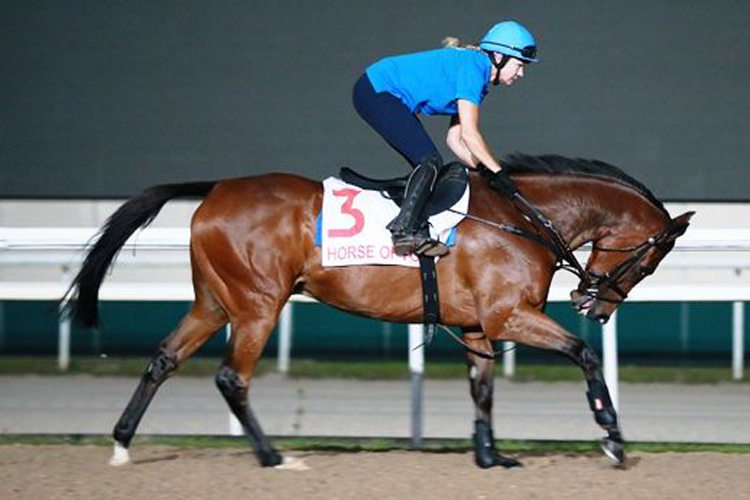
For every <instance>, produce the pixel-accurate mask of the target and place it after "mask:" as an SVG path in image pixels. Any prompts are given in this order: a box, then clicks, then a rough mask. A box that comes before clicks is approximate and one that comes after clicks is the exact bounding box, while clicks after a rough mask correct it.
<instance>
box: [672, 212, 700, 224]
mask: <svg viewBox="0 0 750 500" xmlns="http://www.w3.org/2000/svg"><path fill="white" fill-rule="evenodd" d="M693 215H695V212H693V211H690V212H685V213H684V214H682V215H678V216H677V217H675V218H674V219H672V224H673V225H675V226H686V227H687V225H688V224H690V219H691V218H692V217H693Z"/></svg>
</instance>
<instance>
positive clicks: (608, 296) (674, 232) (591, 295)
mask: <svg viewBox="0 0 750 500" xmlns="http://www.w3.org/2000/svg"><path fill="white" fill-rule="evenodd" d="M694 213H695V212H686V213H684V214H682V215H680V216H679V217H675V218H674V219H671V220H669V221H668V223H667V224H666V227H664V228H663V229H662V230H661V231H659V232H657V233H655V234H645V233H641V234H639V233H638V231H637V230H636V229H633V230H631V231H623V232H617V233H611V234H607V235H606V236H603V237H602V238H600V239H598V240H597V241H594V245H593V248H592V251H591V256H590V257H589V260H588V262H587V264H586V270H585V271H586V273H585V274H584V276H583V277H582V279H581V282H580V283H579V284H578V288H577V289H576V290H573V291H572V292H571V294H570V296H571V300H572V302H573V305H574V306H575V307H576V308H577V309H578V311H579V312H580V313H581V314H586V317H588V318H589V319H593V320H596V321H598V322H600V323H606V322H607V320H609V317H610V316H611V315H612V313H614V311H615V310H616V309H617V308H618V307H619V305H620V304H622V302H623V301H624V300H625V298H626V297H627V296H628V292H630V290H632V289H633V287H635V285H637V284H638V283H640V282H641V280H643V278H645V277H646V276H648V275H649V274H652V273H653V272H654V271H655V270H656V267H657V266H658V265H659V263H660V262H661V261H662V259H663V258H664V257H665V256H666V255H667V254H668V253H669V251H670V250H672V248H673V247H674V242H675V240H676V239H677V237H679V236H681V235H682V234H683V233H684V232H685V230H686V229H687V227H688V224H689V223H690V218H691V217H692V216H693V214H694ZM633 231H635V232H633ZM625 233H627V234H625Z"/></svg>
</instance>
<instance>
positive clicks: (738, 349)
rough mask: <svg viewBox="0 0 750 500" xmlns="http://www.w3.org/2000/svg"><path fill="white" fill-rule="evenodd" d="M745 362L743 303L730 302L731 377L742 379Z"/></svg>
mask: <svg viewBox="0 0 750 500" xmlns="http://www.w3.org/2000/svg"><path fill="white" fill-rule="evenodd" d="M744 363H745V303H744V302H740V301H737V302H734V303H733V304H732V378H733V379H734V380H742V378H743V376H744V373H743V371H744Z"/></svg>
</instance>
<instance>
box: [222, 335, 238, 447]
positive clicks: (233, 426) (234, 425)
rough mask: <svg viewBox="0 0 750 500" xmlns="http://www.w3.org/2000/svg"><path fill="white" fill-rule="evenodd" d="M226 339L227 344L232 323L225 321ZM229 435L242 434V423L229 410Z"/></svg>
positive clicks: (230, 336)
mask: <svg viewBox="0 0 750 500" xmlns="http://www.w3.org/2000/svg"><path fill="white" fill-rule="evenodd" d="M226 332H227V335H226V340H227V344H228V343H229V340H230V339H231V338H232V324H231V323H227V326H226ZM229 435H230V436H241V435H242V424H241V423H240V421H239V420H238V419H237V417H235V416H234V413H232V412H231V410H230V411H229Z"/></svg>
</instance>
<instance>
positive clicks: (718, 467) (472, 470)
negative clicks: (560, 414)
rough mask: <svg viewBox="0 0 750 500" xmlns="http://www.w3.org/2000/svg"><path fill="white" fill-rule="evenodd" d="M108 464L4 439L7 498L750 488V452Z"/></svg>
mask: <svg viewBox="0 0 750 500" xmlns="http://www.w3.org/2000/svg"><path fill="white" fill-rule="evenodd" d="M132 452H133V453H132V457H133V463H132V464H130V465H126V466H123V467H119V468H115V467H111V466H109V465H107V460H108V458H109V453H110V450H109V449H108V448H105V447H101V446H69V445H44V446H30V445H3V446H0V498H2V499H17V498H23V499H26V498H28V499H58V498H65V499H69V498H70V499H83V500H86V499H101V498H107V499H119V498H123V499H124V498H127V499H138V498H148V499H160V498H164V499H167V498H168V499H175V498H181V499H192V498H201V499H211V498H217V499H219V498H220V499H227V498H255V499H295V500H299V499H318V498H320V499H323V498H325V499H354V498H356V499H369V498H394V499H402V498H403V499H407V498H408V499H422V498H424V499H443V498H445V499H448V498H449V499H464V498H466V499H485V498H487V499H489V498H502V499H530V498H539V499H546V498H556V499H557V498H576V499H587V498H608V499H617V498H623V499H624V498H627V499H650V498H654V499H656V498H658V499H667V498H674V499H691V498H701V499H705V498H711V499H712V500H718V499H724V498H727V499H729V498H732V499H741V498H750V475H748V471H749V470H750V454H744V455H742V454H721V453H658V454H651V453H633V454H632V455H631V457H630V458H629V466H628V468H627V469H625V470H622V469H616V468H612V467H611V466H610V465H609V464H608V462H607V461H606V460H605V459H604V458H603V457H601V456H594V455H592V456H583V455H548V456H520V457H519V458H521V459H522V460H523V462H524V467H523V468H516V469H511V470H504V469H490V470H481V469H479V468H477V467H476V466H474V464H473V462H472V457H471V455H470V454H468V453H440V454H438V453H421V452H406V451H398V452H387V453H322V452H311V453H293V454H292V455H294V456H296V457H300V458H302V459H303V460H304V462H305V463H306V464H307V465H308V466H309V467H310V469H309V470H306V471H289V470H275V469H264V468H261V467H259V466H258V465H257V464H256V462H255V461H254V457H253V455H252V454H251V452H250V451H249V450H248V451H244V450H237V449H189V448H170V447H164V446H148V445H144V446H135V445H134V447H133V450H132Z"/></svg>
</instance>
